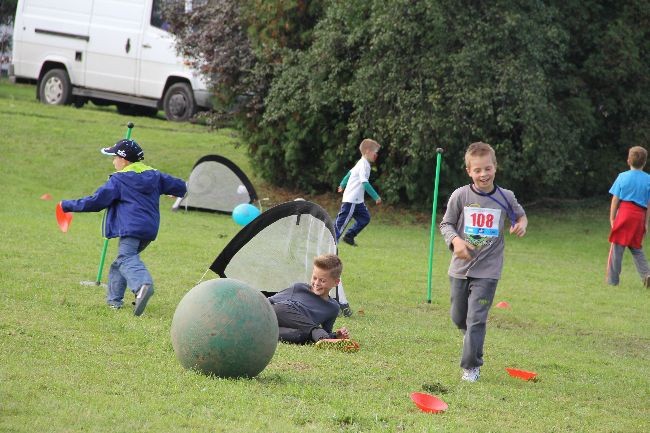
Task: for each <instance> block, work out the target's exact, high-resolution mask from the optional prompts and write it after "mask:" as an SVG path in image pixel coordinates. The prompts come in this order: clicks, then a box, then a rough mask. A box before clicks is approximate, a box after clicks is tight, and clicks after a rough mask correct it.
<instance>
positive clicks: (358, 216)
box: [334, 138, 381, 247]
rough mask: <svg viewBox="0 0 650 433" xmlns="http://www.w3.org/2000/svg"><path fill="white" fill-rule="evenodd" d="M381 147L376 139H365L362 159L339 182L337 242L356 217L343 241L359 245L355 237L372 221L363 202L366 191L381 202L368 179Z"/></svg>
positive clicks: (362, 146) (362, 144)
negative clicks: (340, 200)
mask: <svg viewBox="0 0 650 433" xmlns="http://www.w3.org/2000/svg"><path fill="white" fill-rule="evenodd" d="M380 147H381V146H380V145H379V143H377V142H376V141H375V140H371V139H369V138H366V139H365V140H363V141H362V142H361V144H360V145H359V151H360V152H361V159H359V161H358V162H357V163H356V165H355V166H354V167H353V168H352V170H350V171H348V173H347V174H346V175H345V177H344V178H343V180H341V183H340V184H339V187H338V192H343V203H341V210H340V211H339V213H338V215H337V216H336V221H335V223H334V229H335V231H336V240H337V242H338V240H339V238H340V237H341V235H342V234H343V231H344V230H345V227H346V226H347V225H348V223H349V222H350V220H351V219H352V218H354V225H353V226H352V227H351V228H350V229H348V231H347V232H346V233H345V235H344V236H343V242H345V243H346V244H349V245H352V246H355V247H356V246H357V243H356V242H355V241H354V238H355V237H356V236H357V235H358V234H359V232H360V231H361V230H363V228H364V227H365V226H367V225H368V223H370V213H369V212H368V208H367V207H366V205H365V203H364V202H363V198H364V195H365V193H366V192H367V193H368V194H369V195H370V197H372V199H373V200H375V203H376V204H378V205H379V204H381V197H379V194H377V191H375V189H374V188H373V187H372V185H370V182H369V181H368V178H369V177H370V164H372V163H374V162H375V161H376V160H377V153H378V152H379V148H380Z"/></svg>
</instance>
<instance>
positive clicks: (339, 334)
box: [336, 328, 350, 338]
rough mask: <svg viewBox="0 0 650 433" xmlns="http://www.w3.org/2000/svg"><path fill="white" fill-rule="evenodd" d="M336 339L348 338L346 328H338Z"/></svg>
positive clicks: (348, 334)
mask: <svg viewBox="0 0 650 433" xmlns="http://www.w3.org/2000/svg"><path fill="white" fill-rule="evenodd" d="M336 338H350V332H349V331H348V328H339V329H337V330H336Z"/></svg>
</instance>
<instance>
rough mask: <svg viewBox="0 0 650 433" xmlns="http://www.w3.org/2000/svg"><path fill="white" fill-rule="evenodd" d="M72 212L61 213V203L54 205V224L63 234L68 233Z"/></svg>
mask: <svg viewBox="0 0 650 433" xmlns="http://www.w3.org/2000/svg"><path fill="white" fill-rule="evenodd" d="M72 215H73V214H72V212H63V208H61V202H58V203H57V204H56V223H57V224H58V225H59V228H60V229H61V231H62V232H63V233H65V232H67V231H68V228H69V227H70V223H71V222H72Z"/></svg>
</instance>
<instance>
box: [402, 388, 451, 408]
mask: <svg viewBox="0 0 650 433" xmlns="http://www.w3.org/2000/svg"><path fill="white" fill-rule="evenodd" d="M411 400H413V403H415V405H416V406H417V407H418V408H419V409H420V410H421V411H422V412H429V413H439V412H444V411H446V410H447V408H448V407H449V405H448V404H447V403H445V402H444V401H442V400H440V399H439V398H438V397H436V396H433V395H431V394H426V393H424V392H412V393H411Z"/></svg>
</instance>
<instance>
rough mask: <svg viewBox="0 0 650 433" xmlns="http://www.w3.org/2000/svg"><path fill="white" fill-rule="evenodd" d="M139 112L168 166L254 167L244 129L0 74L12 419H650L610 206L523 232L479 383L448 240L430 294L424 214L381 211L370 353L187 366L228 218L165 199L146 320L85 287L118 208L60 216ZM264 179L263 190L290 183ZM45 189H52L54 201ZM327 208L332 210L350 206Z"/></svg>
mask: <svg viewBox="0 0 650 433" xmlns="http://www.w3.org/2000/svg"><path fill="white" fill-rule="evenodd" d="M129 120H133V121H134V122H135V124H136V126H135V128H134V130H133V138H135V139H136V140H138V141H139V142H140V143H141V144H142V146H143V148H144V149H145V152H146V162H147V163H148V164H150V165H152V166H154V167H156V168H159V169H161V170H164V171H166V172H169V173H171V174H173V175H176V176H181V177H187V175H188V174H189V172H190V170H191V168H192V166H193V164H194V162H195V161H196V160H197V159H198V158H199V157H201V156H203V155H205V154H209V153H218V154H221V155H224V156H227V157H228V158H231V159H233V160H235V161H236V162H237V163H238V164H240V165H241V166H242V167H243V168H244V170H245V171H247V172H248V173H249V174H250V171H251V169H250V165H249V163H248V161H247V158H246V152H245V149H244V148H243V147H237V145H238V144H239V142H240V141H239V138H238V136H237V134H236V133H234V132H233V131H229V130H220V131H215V132H209V131H207V130H206V129H205V128H204V127H202V126H200V125H191V124H175V123H168V122H166V121H164V120H161V119H152V118H127V117H123V116H120V115H118V114H117V113H116V112H115V110H114V109H110V108H97V107H93V106H92V105H91V106H86V107H84V108H82V109H75V108H72V107H47V106H44V105H40V104H39V103H37V101H35V100H34V87H33V86H26V85H21V86H14V85H11V84H9V83H7V82H6V81H0V125H1V126H0V130H1V131H2V134H1V135H0V179H1V180H2V190H3V204H2V206H0V236H1V237H0V239H1V240H2V243H1V246H0V288H1V289H0V431H2V432H80V431H84V432H215V431H224V432H252V431H263V432H303V431H307V432H330V431H345V432H360V431H386V432H402V431H405V432H436V431H438V432H641V431H650V405H649V404H648V402H649V401H650V379H649V377H650V324H649V323H648V318H649V312H650V290H647V289H644V288H642V287H641V284H640V282H639V279H638V277H637V276H636V275H635V271H634V267H633V264H632V260H631V258H630V257H629V255H628V256H626V258H625V262H624V272H623V275H622V283H621V285H620V286H619V287H616V288H612V287H608V286H606V285H605V284H604V269H605V263H606V258H607V252H608V243H607V234H608V220H607V214H608V203H607V201H606V200H607V199H606V198H603V200H602V201H601V202H600V203H598V204H597V206H594V205H593V204H592V205H589V206H585V207H578V206H576V207H572V208H570V209H558V210H556V211H555V212H551V211H549V210H543V209H529V219H530V226H529V234H528V235H527V236H526V237H525V238H523V239H514V238H510V237H509V238H508V239H507V247H506V265H505V269H504V273H503V278H502V280H501V281H500V283H499V288H498V291H497V296H496V300H497V301H501V300H507V301H508V302H509V303H510V304H511V305H512V308H511V309H509V310H500V309H493V310H492V311H491V315H490V322H489V324H488V333H487V340H486V347H485V360H486V364H485V366H484V368H483V369H482V377H481V380H480V381H479V382H478V383H475V384H467V383H461V382H460V380H459V377H460V371H459V367H458V361H459V356H460V346H461V336H460V333H459V331H457V330H456V329H454V326H453V325H452V323H451V320H450V319H449V317H448V309H449V299H448V298H449V295H448V280H447V277H446V269H447V266H448V260H449V254H448V252H447V251H446V250H445V247H444V244H443V243H442V239H441V236H439V235H437V236H436V243H435V249H434V256H435V257H434V275H433V289H432V292H433V298H432V302H431V303H430V304H429V303H427V302H426V301H425V300H426V282H427V255H428V242H429V224H428V222H426V221H427V220H426V216H424V217H422V216H413V215H410V214H409V213H407V212H404V211H399V210H395V209H390V208H386V209H379V210H377V209H375V207H374V206H371V212H373V213H374V214H376V216H377V218H375V219H374V220H373V222H372V223H371V224H370V225H369V226H368V228H367V229H366V231H364V232H363V233H362V235H361V236H360V237H359V238H358V242H359V243H360V245H361V246H360V247H358V248H352V247H349V246H347V245H345V244H343V245H342V246H341V251H340V255H341V257H342V259H343V262H344V264H345V271H344V281H345V287H346V291H347V293H348V295H349V298H350V300H351V304H352V307H353V309H354V310H355V312H356V314H355V315H354V316H352V317H351V318H341V319H339V320H338V321H337V325H344V326H347V327H348V328H349V329H350V330H351V332H352V334H353V337H354V338H355V339H357V340H358V341H359V342H360V344H361V351H359V352H358V353H352V354H346V353H336V352H325V351H317V350H314V349H313V347H309V346H307V347H298V346H290V345H284V344H281V345H279V346H278V349H277V351H276V353H275V356H274V358H273V359H272V361H271V363H270V364H269V366H268V367H267V368H266V369H265V370H264V371H263V372H262V373H261V374H260V375H259V376H258V377H256V378H254V379H249V380H232V379H229V380H225V379H217V378H209V377H205V376H202V375H200V374H196V373H194V372H191V371H186V370H184V369H183V368H182V367H181V366H180V364H179V362H178V361H177V360H176V358H175V355H174V352H173V348H172V346H171V341H170V325H171V319H172V316H173V314H174V310H175V308H176V305H177V304H178V302H179V301H180V299H181V298H182V297H183V295H184V294H185V293H186V292H187V291H188V290H190V289H191V288H192V287H193V286H194V285H196V284H197V282H198V281H199V280H200V279H201V277H202V276H203V273H204V272H205V270H206V268H207V267H208V266H209V264H210V263H211V261H212V260H213V259H214V257H215V256H216V255H217V254H218V253H219V252H220V251H221V249H222V248H223V247H224V246H225V244H226V243H227V242H228V241H229V239H230V238H232V236H233V235H235V233H236V232H237V230H238V227H237V226H236V225H235V224H234V223H233V222H232V220H231V219H230V217H228V216H223V215H213V214H205V213H183V212H178V213H173V212H171V210H170V207H171V204H172V200H171V199H169V198H167V197H162V198H161V213H162V225H161V230H160V235H159V238H158V240H156V241H155V242H154V243H153V244H152V245H151V246H150V247H149V248H148V249H147V251H146V252H145V253H144V255H143V258H144V260H145V262H146V263H147V265H148V267H149V268H150V270H151V272H152V274H153V276H154V278H155V281H156V287H157V290H156V295H155V296H154V297H153V298H152V300H151V302H150V303H149V306H148V307H147V310H146V312H145V314H144V315H143V316H142V317H139V318H136V317H133V315H132V314H131V312H130V311H129V310H128V309H123V310H121V311H117V312H116V311H110V310H109V309H108V308H106V306H105V304H104V294H103V291H102V290H101V289H98V288H94V287H85V286H81V285H80V284H79V282H80V281H81V280H94V278H95V275H96V272H97V263H98V260H99V254H100V251H101V244H102V240H101V237H100V233H99V225H100V221H101V214H75V216H74V220H73V222H72V225H71V228H70V231H69V232H68V233H65V234H64V233H61V232H60V231H59V230H58V228H57V226H56V223H55V219H54V205H55V203H56V202H57V201H58V200H61V199H63V198H77V197H81V196H84V195H87V194H90V193H92V192H93V191H94V190H95V188H96V187H97V186H99V185H100V184H101V183H102V182H103V181H104V180H105V179H106V176H107V175H108V174H109V173H110V171H111V169H112V165H111V162H110V158H105V157H102V156H101V155H100V154H99V152H98V149H99V148H100V147H103V146H107V145H110V144H112V143H113V142H114V141H116V140H117V139H118V138H120V137H121V136H123V134H124V132H125V127H124V125H125V124H126V122H127V121H129ZM252 174H253V176H252V178H253V182H254V183H255V185H256V186H259V188H260V190H261V191H265V192H264V193H263V194H262V196H264V194H265V193H266V192H267V191H271V192H272V191H277V190H275V189H273V188H270V187H268V186H267V185H264V184H263V182H261V180H259V179H257V178H256V177H255V176H254V173H252ZM443 182H444V174H443ZM44 193H50V194H51V195H52V196H53V198H54V200H52V201H44V200H41V199H40V196H41V195H42V194H44ZM292 193H296V192H292ZM298 193H299V192H298ZM301 195H302V196H303V197H305V198H307V199H309V198H312V199H315V198H313V197H309V196H308V195H306V194H301ZM319 199H320V198H319ZM273 200H274V199H273V197H272V198H271V200H270V203H272V202H273ZM323 200H325V198H323ZM324 204H325V205H326V207H327V209H328V210H329V211H330V212H331V214H332V215H333V213H334V212H335V211H336V202H335V201H333V200H331V198H330V199H329V200H325V201H324ZM422 221H424V222H422ZM114 247H115V244H114V241H113V242H112V243H111V245H110V247H109V251H108V256H107V260H108V263H110V260H112V258H113V256H114V253H115V250H114ZM263 261H264V257H260V262H263ZM104 274H106V272H105V273H104ZM212 277H214V275H213V274H212V273H208V275H207V276H206V278H212ZM359 310H362V312H360V311H359ZM505 367H519V368H523V369H528V370H534V371H536V372H537V373H538V375H539V376H538V377H539V380H538V381H537V382H523V381H520V380H516V379H513V378H510V377H509V376H508V375H507V374H506V372H505V370H504V368H505ZM413 391H430V392H433V393H434V394H437V395H438V396H440V397H441V398H443V399H444V400H445V401H446V402H447V403H448V404H449V409H448V410H447V412H445V413H444V414H438V415H431V414H425V413H422V412H420V411H419V410H418V409H417V408H416V407H415V406H414V405H413V404H412V403H411V401H410V399H409V393H411V392H413Z"/></svg>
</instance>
